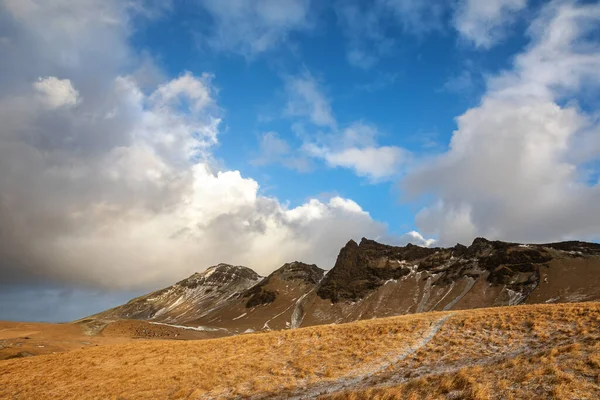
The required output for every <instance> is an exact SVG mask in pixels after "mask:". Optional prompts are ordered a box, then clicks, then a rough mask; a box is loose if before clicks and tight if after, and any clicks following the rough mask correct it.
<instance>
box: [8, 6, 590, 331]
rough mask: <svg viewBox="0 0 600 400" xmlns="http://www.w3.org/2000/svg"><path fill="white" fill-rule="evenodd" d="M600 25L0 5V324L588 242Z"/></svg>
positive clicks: (492, 17) (458, 15)
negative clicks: (173, 293)
mask: <svg viewBox="0 0 600 400" xmlns="http://www.w3.org/2000/svg"><path fill="white" fill-rule="evenodd" d="M599 28H600V4H598V3H597V2H596V1H568V0H552V1H539V0H537V1H536V0H489V1H485V2H483V1H477V0H446V1H444V0H432V1H428V2H422V1H420V0H371V1H360V0H347V1H341V0H340V1H335V0H331V1H316V0H220V1H211V0H171V1H158V0H52V1H48V0H0V276H1V281H0V319H14V320H37V321H68V320H73V319H76V318H81V317H84V316H86V315H89V314H92V313H95V312H99V311H102V310H103V309H106V308H108V307H112V306H115V305H118V304H121V303H123V302H124V301H126V300H127V299H129V298H131V297H134V296H136V295H140V294H142V293H146V292H148V291H150V290H154V289H157V288H161V287H165V286H168V285H171V284H172V283H174V282H176V281H179V280H181V279H183V278H185V277H187V276H189V275H191V274H192V273H194V272H199V271H203V270H204V269H206V268H207V267H209V266H211V265H215V264H217V263H219V262H226V263H231V264H235V265H245V266H248V267H251V268H253V269H254V270H256V271H257V272H258V273H260V274H262V275H266V274H268V273H270V272H271V271H273V270H275V269H276V268H278V267H279V266H281V265H282V264H283V263H285V262H289V261H293V260H299V261H304V262H308V263H316V264H317V265H319V266H320V267H322V268H324V269H329V268H331V267H332V266H333V264H334V263H335V259H336V256H337V253H338V252H339V249H340V248H341V247H342V246H343V245H344V244H345V243H346V242H347V241H348V240H350V239H354V240H360V238H361V237H367V238H370V239H375V240H378V241H381V242H383V243H387V244H394V245H405V244H407V243H413V244H417V245H421V246H453V245H455V244H456V243H463V244H466V245H468V244H470V243H471V242H472V241H473V239H474V238H475V237H478V236H483V237H486V238H488V239H497V240H506V241H513V242H527V243H543V242H552V241H561V240H574V239H576V240H587V241H598V240H600V185H599V178H600V112H599V105H600V95H599V93H600V91H599V90H598V89H599V86H600V29H599Z"/></svg>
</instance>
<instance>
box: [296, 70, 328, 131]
mask: <svg viewBox="0 0 600 400" xmlns="http://www.w3.org/2000/svg"><path fill="white" fill-rule="evenodd" d="M286 92H287V95H288V102H287V105H286V108H285V113H286V114H287V115H289V116H298V117H307V118H309V119H310V121H311V122H312V123H313V124H315V125H317V126H322V127H329V128H331V129H336V126H337V122H336V120H335V118H334V117H333V112H332V110H331V104H330V101H329V99H328V98H327V96H326V95H325V94H324V93H323V91H322V89H321V87H320V85H319V83H318V82H317V80H316V79H315V78H314V77H313V76H312V75H311V74H309V73H308V72H305V73H304V74H301V75H298V76H294V77H289V78H287V79H286Z"/></svg>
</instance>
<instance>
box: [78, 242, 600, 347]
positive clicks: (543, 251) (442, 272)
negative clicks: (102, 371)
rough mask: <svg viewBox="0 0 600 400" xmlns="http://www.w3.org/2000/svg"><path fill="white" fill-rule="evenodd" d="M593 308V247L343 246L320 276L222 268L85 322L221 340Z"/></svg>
mask: <svg viewBox="0 0 600 400" xmlns="http://www.w3.org/2000/svg"><path fill="white" fill-rule="evenodd" d="M594 300H600V245H598V244H594V243H584V242H562V243H550V244H528V245H525V244H518V243H506V242H500V241H488V240H486V239H483V238H477V239H475V240H474V241H473V243H472V244H471V245H470V246H468V247H467V246H463V245H461V244H457V245H456V246H454V247H450V248H426V247H419V246H414V245H411V244H409V245H407V246H400V247H399V246H388V245H384V244H380V243H377V242H375V241H372V240H368V239H364V238H363V239H362V240H361V242H360V243H356V242H354V241H352V240H351V241H349V242H348V243H347V244H346V246H344V247H343V248H342V249H341V250H340V253H339V256H338V258H337V261H336V263H335V265H334V266H333V268H332V269H331V270H329V271H327V273H325V271H323V270H322V269H320V268H318V267H317V266H316V265H309V264H304V263H302V262H298V261H295V262H292V263H288V264H284V265H283V266H282V267H281V268H279V269H278V270H276V271H274V272H273V273H271V274H270V275H269V276H268V277H265V278H263V277H260V276H259V275H258V274H256V273H255V272H254V271H252V270H251V269H249V268H246V267H242V266H232V265H228V264H219V265H217V266H214V267H211V268H209V269H207V270H206V271H204V272H202V273H197V274H194V275H192V276H191V277H189V278H187V279H185V280H183V281H180V282H178V283H177V284H175V285H173V286H171V287H168V288H165V289H162V290H160V291H157V292H153V293H150V294H148V295H146V296H142V297H139V298H136V299H133V300H132V301H130V302H129V303H127V304H125V305H123V306H120V307H116V308H114V309H111V310H108V311H105V312H103V313H100V314H97V315H94V316H91V317H89V318H88V320H90V319H91V320H96V321H100V322H110V321H115V320H119V319H139V320H148V321H153V322H161V323H166V324H172V325H187V326H191V327H194V328H197V329H203V330H205V331H213V332H216V331H218V332H220V333H221V334H223V335H232V334H239V333H243V332H253V331H260V330H269V329H285V328H298V327H303V326H312V325H321V324H330V323H344V322H350V321H357V320H361V319H371V318H379V317H387V316H394V315H403V314H412V313H420V312H426V311H450V310H461V309H469V308H482V307H493V306H506V305H517V304H537V303H565V302H580V301H594Z"/></svg>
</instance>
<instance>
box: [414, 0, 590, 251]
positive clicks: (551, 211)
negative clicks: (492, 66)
mask: <svg viewBox="0 0 600 400" xmlns="http://www.w3.org/2000/svg"><path fill="white" fill-rule="evenodd" d="M599 26H600V5H598V4H588V5H573V4H571V3H569V2H553V3H551V4H549V5H548V6H546V7H545V8H544V9H543V10H542V11H541V13H540V15H539V17H538V18H537V19H536V20H535V21H534V22H533V24H532V26H531V28H530V29H529V33H530V35H531V44H530V46H529V47H528V48H527V49H526V50H525V51H524V52H523V53H522V54H519V55H518V56H517V57H516V58H515V60H514V66H513V68H512V69H511V70H509V71H505V72H504V73H501V74H499V75H498V76H495V77H491V78H490V79H489V80H488V91H487V93H486V94H485V96H484V97H483V99H482V101H481V104H480V105H479V106H478V107H475V108H472V109H470V110H468V111H467V112H465V113H464V114H463V115H462V116H460V117H458V118H457V124H458V129H457V130H456V131H455V132H454V134H453V137H452V140H451V143H450V150H449V151H448V152H447V153H446V154H444V155H442V156H441V157H439V158H437V159H435V160H434V161H432V162H431V163H429V164H427V165H423V166H422V167H421V168H420V169H419V170H417V171H414V172H412V173H410V174H409V175H408V176H407V178H406V179H405V181H404V182H403V183H404V186H405V188H406V189H407V190H408V191H409V192H411V193H413V194H414V193H431V194H434V195H435V196H436V197H437V199H436V201H435V202H434V203H433V204H431V205H430V206H428V207H426V208H425V209H423V210H422V211H421V212H420V213H419V215H418V216H417V226H418V227H419V229H420V230H421V231H422V232H424V233H427V234H437V235H439V241H440V242H441V243H442V244H453V243H455V242H456V241H462V242H468V241H470V240H472V238H473V236H475V235H482V236H486V237H491V238H498V239H505V240H511V241H521V242H530V241H552V240H561V239H568V238H577V239H586V238H587V239H597V238H598V232H599V231H600V208H599V205H600V186H599V185H598V182H597V181H595V182H591V183H590V182H587V181H586V180H585V179H584V178H585V176H584V174H585V173H587V171H586V170H587V166H586V165H585V163H586V162H589V161H590V160H595V161H597V160H598V158H599V157H600V153H598V152H596V153H595V154H594V152H592V153H589V152H582V151H581V146H582V145H583V143H585V146H587V147H588V148H596V149H599V148H600V146H594V145H593V143H598V142H600V140H599V139H598V135H597V132H598V129H599V125H598V120H597V118H594V117H593V116H590V115H588V114H586V113H585V112H584V111H583V109H582V108H580V107H578V106H577V102H576V100H577V95H578V93H579V92H580V90H581V89H582V88H584V86H585V89H586V90H590V89H591V90H593V89H596V90H597V88H598V86H599V85H598V82H600V73H599V72H598V71H600V46H599V45H598V43H597V42H594V41H593V37H592V36H590V35H589V34H590V33H591V32H594V31H595V30H597V29H598V27H599Z"/></svg>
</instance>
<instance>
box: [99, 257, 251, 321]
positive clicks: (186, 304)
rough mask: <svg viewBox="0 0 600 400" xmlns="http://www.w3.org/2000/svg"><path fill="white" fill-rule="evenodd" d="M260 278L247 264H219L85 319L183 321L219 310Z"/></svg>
mask: <svg viewBox="0 0 600 400" xmlns="http://www.w3.org/2000/svg"><path fill="white" fill-rule="evenodd" d="M262 279H263V278H262V277H261V276H260V275H258V274H257V273H256V272H254V271H253V270H251V269H250V268H246V267H242V266H234V265H229V264H218V265H215V266H213V267H210V268H208V269H206V271H204V272H201V273H195V274H193V275H192V276H190V277H189V278H187V279H184V280H182V281H180V282H177V283H176V284H174V285H173V286H170V287H168V288H165V289H161V290H158V291H156V292H152V293H149V294H147V295H145V296H141V297H137V298H135V299H133V300H131V301H129V302H128V303H127V304H124V305H122V306H119V307H115V308H111V309H110V310H107V311H104V312H101V313H99V314H96V315H92V316H91V317H88V319H100V320H108V321H111V320H118V319H141V320H152V321H156V322H162V323H171V324H183V323H185V322H188V321H192V320H195V319H199V318H201V317H202V316H204V315H206V314H209V313H211V312H215V311H216V310H219V309H220V308H222V307H224V306H225V305H227V304H229V302H230V301H231V299H233V298H236V297H239V295H240V293H243V292H245V291H246V290H248V289H249V288H251V287H253V286H255V285H256V284H257V283H258V282H260V281H261V280H262Z"/></svg>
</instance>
